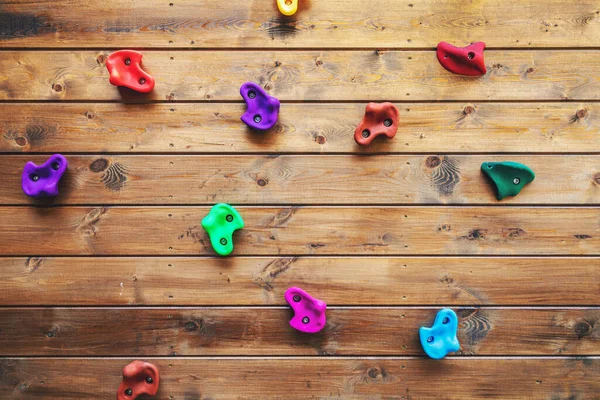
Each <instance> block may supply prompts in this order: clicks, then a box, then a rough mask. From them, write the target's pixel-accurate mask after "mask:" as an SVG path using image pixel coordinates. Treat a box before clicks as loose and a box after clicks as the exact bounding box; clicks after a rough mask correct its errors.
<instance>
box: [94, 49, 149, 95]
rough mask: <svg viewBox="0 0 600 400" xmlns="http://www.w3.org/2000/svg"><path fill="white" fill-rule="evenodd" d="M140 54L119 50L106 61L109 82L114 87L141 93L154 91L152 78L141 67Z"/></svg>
mask: <svg viewBox="0 0 600 400" xmlns="http://www.w3.org/2000/svg"><path fill="white" fill-rule="evenodd" d="M141 62H142V53H140V52H137V51H134V50H119V51H115V52H114V53H111V54H110V55H109V56H108V58H107V59H106V68H107V69H108V72H109V73H110V78H109V82H110V83H111V84H113V85H115V86H125V87H128V88H129V89H132V90H135V91H137V92H141V93H148V92H149V91H151V90H152V89H154V77H153V76H152V75H150V74H148V73H147V72H146V71H144V70H143V69H142V67H141Z"/></svg>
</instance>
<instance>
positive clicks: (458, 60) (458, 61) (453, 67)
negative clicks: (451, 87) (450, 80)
mask: <svg viewBox="0 0 600 400" xmlns="http://www.w3.org/2000/svg"><path fill="white" fill-rule="evenodd" d="M484 49H485V43H483V42H477V43H473V44H471V45H469V46H466V47H456V46H452V45H451V44H449V43H446V42H440V43H439V44H438V45H437V58H438V61H439V62H440V64H442V67H444V68H446V69H447V70H448V71H450V72H452V73H454V74H458V75H467V76H475V75H483V74H485V73H486V72H487V70H486V68H485V61H484V59H483V50H484Z"/></svg>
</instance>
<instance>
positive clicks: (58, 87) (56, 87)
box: [52, 83, 64, 93]
mask: <svg viewBox="0 0 600 400" xmlns="http://www.w3.org/2000/svg"><path fill="white" fill-rule="evenodd" d="M63 89H64V87H63V85H62V84H60V83H55V84H54V85H52V90H54V91H55V92H57V93H60V92H62V91H63Z"/></svg>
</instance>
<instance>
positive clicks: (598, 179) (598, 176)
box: [592, 172, 600, 186]
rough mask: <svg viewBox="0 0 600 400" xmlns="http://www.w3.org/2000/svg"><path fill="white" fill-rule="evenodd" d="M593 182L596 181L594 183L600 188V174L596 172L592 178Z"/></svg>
mask: <svg viewBox="0 0 600 400" xmlns="http://www.w3.org/2000/svg"><path fill="white" fill-rule="evenodd" d="M592 181H594V183H595V184H596V185H598V186H600V172H596V173H595V174H594V175H593V176H592Z"/></svg>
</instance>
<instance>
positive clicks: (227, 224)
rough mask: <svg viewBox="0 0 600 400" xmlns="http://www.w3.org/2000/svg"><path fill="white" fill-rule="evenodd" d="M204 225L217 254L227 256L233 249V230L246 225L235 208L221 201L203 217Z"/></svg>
mask: <svg viewBox="0 0 600 400" xmlns="http://www.w3.org/2000/svg"><path fill="white" fill-rule="evenodd" d="M202 227H203V228H204V230H205V231H206V232H208V236H209V237H210V244H211V245H212V247H213V249H214V250H215V251H216V252H217V254H219V255H221V256H226V255H229V254H230V253H231V252H232V251H233V232H234V231H236V230H238V229H242V228H243V227H244V220H243V219H242V216H241V215H240V214H239V213H238V212H237V210H236V209H235V208H233V207H231V206H230V205H229V204H224V203H219V204H216V205H215V206H213V208H211V210H210V212H209V213H208V215H207V216H206V217H204V219H202Z"/></svg>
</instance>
